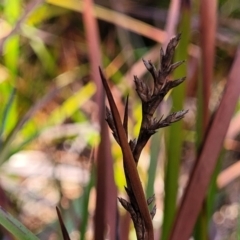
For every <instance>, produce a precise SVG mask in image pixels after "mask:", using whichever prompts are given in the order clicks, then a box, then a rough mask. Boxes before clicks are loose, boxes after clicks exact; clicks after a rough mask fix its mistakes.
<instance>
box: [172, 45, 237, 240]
mask: <svg viewBox="0 0 240 240" xmlns="http://www.w3.org/2000/svg"><path fill="white" fill-rule="evenodd" d="M239 64H240V48H239V49H238V51H237V53H236V57H235V60H234V63H233V66H232V69H231V71H230V74H229V78H228V81H227V84H226V87H225V91H224V94H223V97H222V100H221V103H220V105H219V107H218V110H217V112H216V114H215V116H214V119H213V122H212V124H211V126H210V128H209V131H208V132H207V135H206V139H205V141H204V143H203V146H202V150H201V152H200V154H199V157H198V159H197V161H196V165H195V166H194V169H193V171H192V174H191V176H190V179H189V182H188V186H187V188H186V192H185V194H184V196H183V199H182V202H181V205H180V208H179V211H178V213H177V217H176V220H175V223H174V226H173V229H172V232H171V237H170V240H177V239H179V236H181V239H182V240H187V239H189V238H190V236H191V234H192V231H193V227H194V224H195V223H196V220H197V216H198V214H199V212H200V210H201V206H202V204H203V201H204V198H205V195H206V192H207V188H208V185H209V182H210V179H211V175H212V173H213V171H214V169H215V166H216V162H217V158H218V155H219V153H220V151H221V148H222V144H223V141H224V137H225V135H226V132H227V128H228V126H229V123H230V120H231V117H232V115H233V113H234V109H235V105H236V103H237V100H238V97H239V94H240V85H239V84H238V76H239V75H240V69H239ZM193 203H194V204H193Z"/></svg>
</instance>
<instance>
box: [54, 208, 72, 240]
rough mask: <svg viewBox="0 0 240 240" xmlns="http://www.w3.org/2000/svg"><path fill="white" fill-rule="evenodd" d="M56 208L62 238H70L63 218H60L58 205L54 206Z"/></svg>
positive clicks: (66, 239)
mask: <svg viewBox="0 0 240 240" xmlns="http://www.w3.org/2000/svg"><path fill="white" fill-rule="evenodd" d="M56 210H57V215H58V220H59V223H60V226H61V231H62V236H63V240H71V239H70V237H69V234H68V231H67V229H66V227H65V224H64V222H63V219H62V216H61V213H60V210H59V209H58V207H56Z"/></svg>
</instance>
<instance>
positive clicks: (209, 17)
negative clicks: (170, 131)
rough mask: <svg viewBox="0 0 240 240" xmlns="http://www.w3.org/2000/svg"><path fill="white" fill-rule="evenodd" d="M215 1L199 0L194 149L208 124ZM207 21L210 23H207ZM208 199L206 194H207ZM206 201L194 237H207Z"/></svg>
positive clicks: (199, 238) (212, 65)
mask: <svg viewBox="0 0 240 240" xmlns="http://www.w3.org/2000/svg"><path fill="white" fill-rule="evenodd" d="M216 7H217V1H215V0H214V1H206V0H203V1H201V2H200V40H201V53H202V56H201V67H200V69H201V71H200V77H199V88H198V98H197V99H198V108H197V132H196V136H197V140H196V149H199V148H200V146H201V144H202V141H203V137H204V134H205V133H206V129H207V126H208V124H209V99H210V88H211V83H212V79H213V67H214V58H215V34H216V19H217V17H216V12H217V9H216ZM209 22H211V24H210V25H209ZM207 199H208V196H207ZM207 199H206V202H204V204H203V209H202V211H201V213H200V215H199V218H198V221H197V224H196V226H195V239H196V240H204V239H205V240H207V239H208V222H209V221H208V212H209V210H208V206H209V204H207V202H209V201H208V200H207Z"/></svg>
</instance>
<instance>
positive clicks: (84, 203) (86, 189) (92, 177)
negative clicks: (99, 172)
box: [80, 166, 95, 240]
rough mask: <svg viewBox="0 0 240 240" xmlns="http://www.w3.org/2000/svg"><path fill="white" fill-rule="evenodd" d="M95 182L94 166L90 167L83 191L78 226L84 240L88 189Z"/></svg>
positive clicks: (88, 197)
mask: <svg viewBox="0 0 240 240" xmlns="http://www.w3.org/2000/svg"><path fill="white" fill-rule="evenodd" d="M94 183H95V167H94V166H92V167H91V172H90V180H89V182H88V185H87V186H86V187H85V188H84V193H83V196H82V197H83V199H82V200H83V202H82V206H81V208H82V210H81V213H82V216H81V227H80V240H85V238H86V237H85V234H86V231H87V226H88V217H89V213H88V204H89V199H90V191H91V189H92V188H93V186H94Z"/></svg>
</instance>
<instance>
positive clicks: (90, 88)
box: [46, 82, 96, 125]
mask: <svg viewBox="0 0 240 240" xmlns="http://www.w3.org/2000/svg"><path fill="white" fill-rule="evenodd" d="M95 91H96V90H95V85H94V84H93V83H92V82H89V83H88V84H87V85H86V86H84V87H82V88H81V89H80V90H79V91H77V92H76V93H75V94H74V95H73V96H71V97H69V98H68V99H67V100H66V101H65V102H64V103H63V104H61V105H60V106H59V107H57V108H56V109H54V110H53V111H52V113H51V114H50V116H49V118H48V119H47V122H46V125H53V124H61V123H62V122H63V121H64V120H65V119H66V118H67V117H70V116H71V115H72V114H73V113H74V112H75V111H77V110H78V109H79V107H80V106H81V105H83V104H84V103H86V101H87V100H88V99H89V98H91V97H92V96H93V94H94V93H95Z"/></svg>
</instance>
